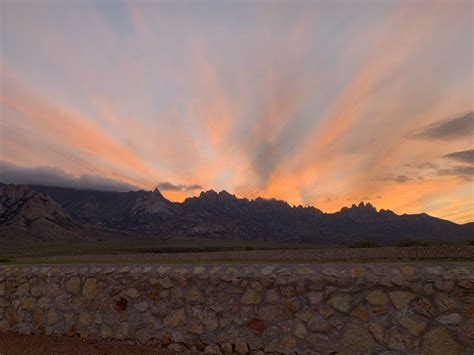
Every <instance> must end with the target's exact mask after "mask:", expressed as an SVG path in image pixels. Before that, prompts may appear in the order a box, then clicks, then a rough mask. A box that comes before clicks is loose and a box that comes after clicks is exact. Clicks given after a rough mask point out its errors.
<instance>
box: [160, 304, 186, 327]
mask: <svg viewBox="0 0 474 355" xmlns="http://www.w3.org/2000/svg"><path fill="white" fill-rule="evenodd" d="M185 319H186V314H185V313H184V308H180V309H176V310H173V311H171V312H170V314H169V315H168V316H167V317H166V318H165V319H164V320H163V323H164V325H166V326H167V327H172V328H176V327H177V326H179V325H180V324H181V323H183V322H184V320H185Z"/></svg>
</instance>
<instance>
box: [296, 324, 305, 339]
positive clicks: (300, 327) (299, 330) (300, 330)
mask: <svg viewBox="0 0 474 355" xmlns="http://www.w3.org/2000/svg"><path fill="white" fill-rule="evenodd" d="M293 335H294V336H296V337H297V338H299V339H304V338H306V336H307V335H308V331H307V330H306V327H305V326H304V324H303V323H301V322H298V323H296V326H295V328H294V329H293Z"/></svg>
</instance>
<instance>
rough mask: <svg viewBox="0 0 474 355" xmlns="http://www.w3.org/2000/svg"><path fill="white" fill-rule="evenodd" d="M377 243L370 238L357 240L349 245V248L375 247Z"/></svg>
mask: <svg viewBox="0 0 474 355" xmlns="http://www.w3.org/2000/svg"><path fill="white" fill-rule="evenodd" d="M376 247H378V245H377V244H376V243H374V242H371V241H370V240H359V241H357V242H354V243H352V244H350V245H349V248H376Z"/></svg>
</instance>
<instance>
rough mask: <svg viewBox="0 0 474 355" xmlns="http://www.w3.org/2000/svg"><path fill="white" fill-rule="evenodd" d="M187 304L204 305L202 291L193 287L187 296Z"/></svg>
mask: <svg viewBox="0 0 474 355" xmlns="http://www.w3.org/2000/svg"><path fill="white" fill-rule="evenodd" d="M185 300H186V302H191V303H192V302H194V303H204V301H205V298H204V295H203V294H202V292H201V291H199V290H198V289H197V288H196V286H192V287H191V288H190V289H189V290H188V292H186V296H185Z"/></svg>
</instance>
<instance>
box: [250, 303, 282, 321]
mask: <svg viewBox="0 0 474 355" xmlns="http://www.w3.org/2000/svg"><path fill="white" fill-rule="evenodd" d="M258 316H259V317H260V318H261V319H263V320H267V321H282V320H287V319H288V317H289V316H290V311H289V310H288V308H286V307H284V306H280V305H269V306H263V307H261V308H260V309H259V310H258Z"/></svg>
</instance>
